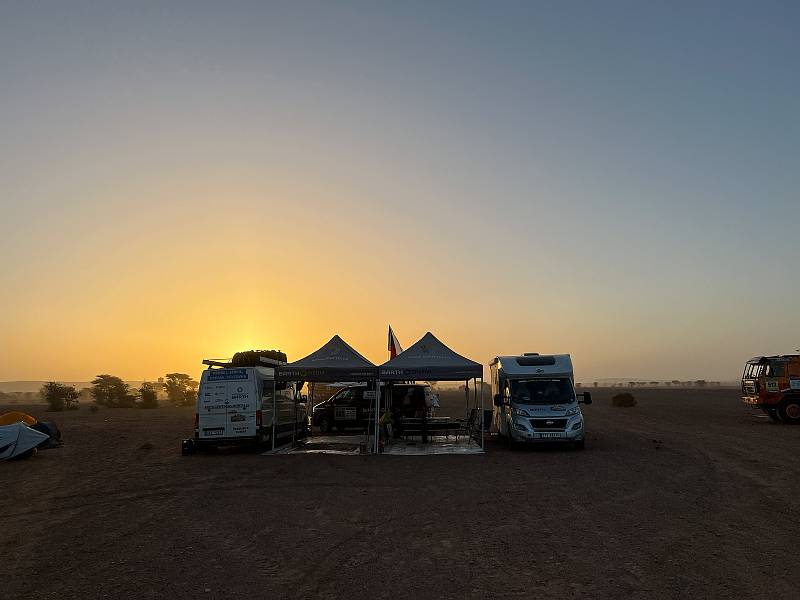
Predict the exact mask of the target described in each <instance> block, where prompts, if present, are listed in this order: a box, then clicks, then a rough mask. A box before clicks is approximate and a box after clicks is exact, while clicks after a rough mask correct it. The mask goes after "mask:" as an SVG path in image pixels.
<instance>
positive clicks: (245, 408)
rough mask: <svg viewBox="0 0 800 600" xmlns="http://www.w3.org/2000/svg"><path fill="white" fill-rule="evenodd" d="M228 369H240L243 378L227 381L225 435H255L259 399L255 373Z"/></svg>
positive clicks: (234, 436) (230, 436)
mask: <svg viewBox="0 0 800 600" xmlns="http://www.w3.org/2000/svg"><path fill="white" fill-rule="evenodd" d="M228 370H230V371H234V370H236V371H242V372H243V373H244V378H241V377H238V378H236V379H234V380H232V381H228V382H227V384H228V400H227V403H226V415H227V419H226V429H225V436H226V437H229V438H236V437H255V436H256V434H257V433H258V432H257V431H256V410H257V408H258V401H259V398H258V393H257V389H256V381H255V374H254V373H253V372H251V371H250V372H249V371H247V370H246V369H228Z"/></svg>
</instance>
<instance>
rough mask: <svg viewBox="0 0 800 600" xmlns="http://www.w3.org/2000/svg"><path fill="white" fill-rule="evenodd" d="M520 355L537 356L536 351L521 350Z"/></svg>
mask: <svg viewBox="0 0 800 600" xmlns="http://www.w3.org/2000/svg"><path fill="white" fill-rule="evenodd" d="M522 356H539V353H538V352H523V353H522Z"/></svg>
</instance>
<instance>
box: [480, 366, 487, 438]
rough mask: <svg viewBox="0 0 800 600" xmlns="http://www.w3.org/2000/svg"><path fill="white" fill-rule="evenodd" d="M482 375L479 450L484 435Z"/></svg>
mask: <svg viewBox="0 0 800 600" xmlns="http://www.w3.org/2000/svg"><path fill="white" fill-rule="evenodd" d="M483 415H484V412H483V377H482V376H481V450H483V444H484V439H483V438H485V437H486V436H485V435H484V427H486V424H485V423H484V422H483Z"/></svg>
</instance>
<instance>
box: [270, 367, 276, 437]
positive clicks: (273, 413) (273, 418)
mask: <svg viewBox="0 0 800 600" xmlns="http://www.w3.org/2000/svg"><path fill="white" fill-rule="evenodd" d="M276 387H277V386H276V385H275V382H273V383H272V435H271V436H270V437H271V438H272V451H273V452H274V451H275V421H276V420H277V418H276V415H275V393H276V391H277V390H276V389H275V388H276Z"/></svg>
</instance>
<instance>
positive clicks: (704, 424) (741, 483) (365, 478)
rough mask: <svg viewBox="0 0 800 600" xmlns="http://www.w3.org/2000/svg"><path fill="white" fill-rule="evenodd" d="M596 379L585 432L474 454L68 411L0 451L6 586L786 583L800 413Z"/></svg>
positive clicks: (416, 591)
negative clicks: (43, 447) (324, 442)
mask: <svg viewBox="0 0 800 600" xmlns="http://www.w3.org/2000/svg"><path fill="white" fill-rule="evenodd" d="M611 393H612V392H611V390H597V391H595V392H594V394H595V403H594V404H593V405H592V406H590V407H587V409H586V411H585V414H586V419H587V423H588V431H589V435H588V441H587V449H586V451H584V452H577V451H573V450H566V449H561V448H543V449H534V450H529V451H525V450H523V451H509V450H507V449H505V448H504V447H502V446H500V445H496V444H489V451H488V453H487V454H485V455H482V456H434V457H388V456H387V457H362V456H321V455H315V456H308V455H307V456H297V455H288V456H261V455H259V454H254V453H248V452H242V451H237V452H220V453H217V454H215V455H207V456H206V455H204V456H193V457H181V456H180V453H179V442H180V439H181V438H182V437H184V436H186V435H189V434H190V433H191V428H192V419H193V413H192V411H191V410H180V409H171V408H168V409H159V410H156V411H137V410H133V409H129V410H128V409H119V410H101V411H100V412H98V413H97V414H91V413H89V411H88V410H86V409H85V408H84V409H82V410H80V411H75V412H70V413H64V414H61V415H58V418H59V420H60V421H61V425H62V429H63V431H64V435H65V438H66V442H67V443H66V445H65V446H64V447H63V448H60V449H55V450H49V451H46V452H42V453H40V454H39V455H38V456H36V457H34V458H33V459H31V460H28V461H23V462H7V463H3V464H0V489H2V490H3V493H2V495H0V538H1V539H2V545H1V546H0V572H2V574H3V584H2V585H3V588H4V589H3V590H2V594H0V595H2V597H4V598H20V599H21V598H51V597H53V598H59V599H62V598H95V597H97V598H102V597H108V598H163V597H170V598H232V597H237V598H308V597H353V598H413V599H418V598H428V597H438V598H442V597H445V598H450V597H453V598H486V597H523V596H524V597H532V596H536V595H540V596H541V597H579V596H582V597H594V598H622V597H634V598H679V597H699V598H702V597H731V598H734V597H735V598H742V597H748V598H797V597H798V595H800V588H799V587H798V585H800V574H798V570H797V562H796V560H797V559H796V556H797V553H798V550H800V536H799V535H798V534H799V533H800V520H799V517H800V510H798V501H799V500H800V461H798V449H800V427H791V426H786V425H777V424H773V423H770V422H769V421H767V420H766V419H762V418H757V417H755V416H753V414H752V413H751V412H750V411H749V410H747V409H746V408H745V407H743V406H742V404H741V403H740V401H739V399H738V395H737V393H736V391H734V390H727V391H726V390H708V391H700V390H696V391H678V390H671V391H670V390H661V391H659V390H647V391H637V392H636V395H637V398H638V399H639V406H638V407H636V408H628V409H621V408H611V406H610V403H609V400H608V398H609V396H610V395H611ZM39 410H41V409H40V408H39V409H37V412H38V411H39ZM150 445H151V446H152V447H150ZM148 448H149V449H148Z"/></svg>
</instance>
